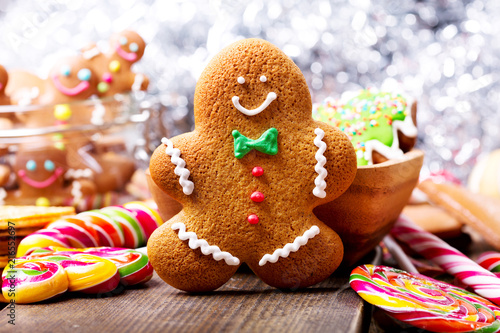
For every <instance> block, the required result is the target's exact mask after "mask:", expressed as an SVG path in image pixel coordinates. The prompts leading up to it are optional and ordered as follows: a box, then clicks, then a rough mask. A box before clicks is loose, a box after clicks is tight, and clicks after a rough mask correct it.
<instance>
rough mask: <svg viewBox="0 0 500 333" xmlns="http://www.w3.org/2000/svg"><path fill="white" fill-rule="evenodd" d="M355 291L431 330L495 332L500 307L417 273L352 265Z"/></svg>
mask: <svg viewBox="0 0 500 333" xmlns="http://www.w3.org/2000/svg"><path fill="white" fill-rule="evenodd" d="M349 283H350V285H351V287H352V289H354V290H355V291H356V292H357V293H358V295H360V296H361V297H362V298H363V299H364V300H366V301H367V302H369V303H371V304H374V305H376V306H378V307H380V308H382V309H384V310H385V311H387V312H388V313H389V314H390V315H391V316H392V317H394V318H396V319H398V320H401V321H403V322H406V323H408V324H411V325H413V326H416V327H419V328H423V329H426V330H429V331H432V332H471V331H480V332H498V331H499V330H500V320H499V316H500V308H499V307H498V306H496V305H495V304H493V303H491V302H490V301H488V300H487V299H484V298H482V297H480V296H478V295H476V294H474V293H471V292H468V291H466V290H464V289H462V288H458V287H455V286H452V285H450V284H447V283H443V282H440V281H437V280H434V279H431V278H428V277H425V276H423V275H420V274H411V273H407V272H405V271H402V270H399V269H395V268H391V267H386V266H374V265H364V266H359V267H357V268H355V269H354V270H353V271H352V273H351V276H350V279H349Z"/></svg>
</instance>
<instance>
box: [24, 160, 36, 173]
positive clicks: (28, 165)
mask: <svg viewBox="0 0 500 333" xmlns="http://www.w3.org/2000/svg"><path fill="white" fill-rule="evenodd" d="M26 170H29V171H35V170H36V162H35V161H33V160H29V161H28V162H26Z"/></svg>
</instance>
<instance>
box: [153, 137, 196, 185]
mask: <svg viewBox="0 0 500 333" xmlns="http://www.w3.org/2000/svg"><path fill="white" fill-rule="evenodd" d="M161 143H163V144H164V145H165V146H167V148H166V149H165V153H166V154H167V155H168V156H170V157H171V159H170V160H171V161H172V163H174V164H175V165H176V166H175V169H174V173H175V174H176V175H177V176H179V177H180V178H179V184H181V186H182V192H184V194H186V195H190V194H191V193H193V190H194V183H193V182H192V181H190V180H188V178H189V175H190V174H191V172H189V170H188V169H186V168H185V166H186V161H184V160H183V159H182V158H181V157H179V156H181V151H180V150H179V149H178V148H174V144H173V143H172V141H170V140H169V139H167V138H163V139H161Z"/></svg>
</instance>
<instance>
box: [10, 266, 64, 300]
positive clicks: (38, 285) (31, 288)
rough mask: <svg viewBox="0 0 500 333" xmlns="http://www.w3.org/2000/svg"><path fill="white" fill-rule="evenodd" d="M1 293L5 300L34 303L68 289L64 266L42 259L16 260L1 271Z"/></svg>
mask: <svg viewBox="0 0 500 333" xmlns="http://www.w3.org/2000/svg"><path fill="white" fill-rule="evenodd" d="M2 279H3V282H2V294H3V296H4V297H5V299H6V300H7V301H10V300H11V299H13V300H15V302H16V303H20V304H21V303H35V302H40V301H43V300H46V299H49V298H52V297H54V296H57V295H59V294H61V293H63V292H65V291H66V290H67V289H68V278H67V276H66V272H65V271H64V268H63V267H62V266H61V265H60V264H58V263H57V262H52V261H48V260H43V259H35V260H19V259H18V260H16V263H15V264H14V265H13V267H10V266H7V267H6V268H5V269H4V271H3V273H2Z"/></svg>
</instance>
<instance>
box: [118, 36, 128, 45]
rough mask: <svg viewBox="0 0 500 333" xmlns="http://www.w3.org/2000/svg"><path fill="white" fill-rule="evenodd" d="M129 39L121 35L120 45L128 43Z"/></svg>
mask: <svg viewBox="0 0 500 333" xmlns="http://www.w3.org/2000/svg"><path fill="white" fill-rule="evenodd" d="M127 43H128V39H127V37H125V36H122V37H120V45H127Z"/></svg>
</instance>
